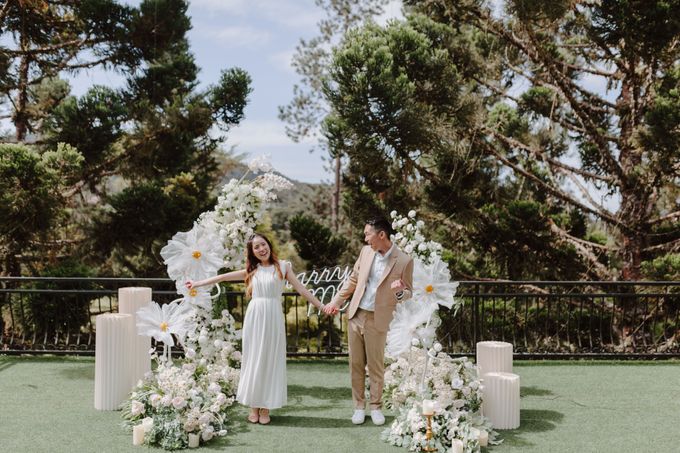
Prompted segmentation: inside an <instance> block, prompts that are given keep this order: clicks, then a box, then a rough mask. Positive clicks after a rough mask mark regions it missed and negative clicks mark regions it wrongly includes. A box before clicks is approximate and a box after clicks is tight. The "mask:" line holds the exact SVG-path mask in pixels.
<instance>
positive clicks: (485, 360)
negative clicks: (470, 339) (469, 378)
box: [477, 341, 512, 378]
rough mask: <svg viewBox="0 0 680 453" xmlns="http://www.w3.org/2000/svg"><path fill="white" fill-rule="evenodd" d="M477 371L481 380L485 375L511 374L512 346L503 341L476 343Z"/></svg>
mask: <svg viewBox="0 0 680 453" xmlns="http://www.w3.org/2000/svg"><path fill="white" fill-rule="evenodd" d="M477 369H478V370H479V376H480V377H482V378H483V377H484V375H485V374H486V373H496V372H500V373H512V344H510V343H506V342H503V341H480V342H479V343H477Z"/></svg>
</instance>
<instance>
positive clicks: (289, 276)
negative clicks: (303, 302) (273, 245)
mask: <svg viewBox="0 0 680 453" xmlns="http://www.w3.org/2000/svg"><path fill="white" fill-rule="evenodd" d="M285 277H286V280H288V281H289V282H290V284H291V285H292V286H293V288H294V289H295V291H297V292H298V294H299V295H301V296H302V297H304V298H305V299H307V300H308V301H309V302H310V303H311V304H312V305H314V306H315V307H316V308H318V309H319V310H321V309H323V307H324V305H323V304H322V303H321V301H319V299H317V298H316V296H315V295H314V294H312V293H311V291H309V290H308V289H307V287H305V285H303V284H302V283H301V282H300V280H298V278H297V276H296V275H295V273H294V272H293V266H292V265H291V264H290V263H288V264H287V265H286V274H285Z"/></svg>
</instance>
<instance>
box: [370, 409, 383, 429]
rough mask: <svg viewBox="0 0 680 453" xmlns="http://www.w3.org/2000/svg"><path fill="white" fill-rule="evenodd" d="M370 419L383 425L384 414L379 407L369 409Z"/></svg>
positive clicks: (375, 423) (376, 423)
mask: <svg viewBox="0 0 680 453" xmlns="http://www.w3.org/2000/svg"><path fill="white" fill-rule="evenodd" d="M371 420H373V424H374V425H384V424H385V416H384V415H383V413H382V412H381V411H380V409H373V410H372V411H371Z"/></svg>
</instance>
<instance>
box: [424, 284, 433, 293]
mask: <svg viewBox="0 0 680 453" xmlns="http://www.w3.org/2000/svg"><path fill="white" fill-rule="evenodd" d="M432 291H434V286H432V285H427V286H426V287H425V292H426V293H431V292H432Z"/></svg>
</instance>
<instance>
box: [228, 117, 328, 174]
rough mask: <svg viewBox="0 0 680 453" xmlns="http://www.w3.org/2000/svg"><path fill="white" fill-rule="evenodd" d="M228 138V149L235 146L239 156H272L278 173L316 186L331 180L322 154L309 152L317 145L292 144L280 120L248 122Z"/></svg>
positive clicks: (309, 143)
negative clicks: (243, 154)
mask: <svg viewBox="0 0 680 453" xmlns="http://www.w3.org/2000/svg"><path fill="white" fill-rule="evenodd" d="M227 137H228V138H227V141H226V143H225V148H227V149H228V148H230V147H232V146H234V147H235V151H236V152H237V153H246V154H248V155H249V156H250V157H251V158H252V157H255V156H259V155H262V154H270V155H271V156H272V164H273V165H274V168H275V169H276V171H278V172H280V173H282V174H283V175H285V176H287V177H289V178H292V179H295V180H298V181H303V182H313V183H316V182H321V181H328V180H329V179H330V174H329V173H328V171H327V170H326V169H325V168H324V165H325V164H324V162H323V157H322V155H321V152H320V151H317V152H314V153H310V152H309V150H310V149H311V148H312V146H313V145H314V143H315V142H314V141H313V140H307V141H305V142H303V143H293V141H292V140H291V139H290V138H288V136H287V135H286V131H285V127H284V124H283V123H282V122H280V121H278V120H259V121H258V120H246V121H244V122H243V123H242V124H241V125H239V126H238V127H235V128H234V129H232V130H231V131H230V132H229V133H228V134H227Z"/></svg>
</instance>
